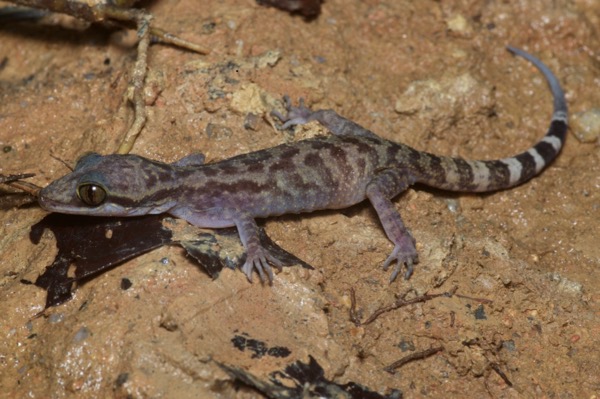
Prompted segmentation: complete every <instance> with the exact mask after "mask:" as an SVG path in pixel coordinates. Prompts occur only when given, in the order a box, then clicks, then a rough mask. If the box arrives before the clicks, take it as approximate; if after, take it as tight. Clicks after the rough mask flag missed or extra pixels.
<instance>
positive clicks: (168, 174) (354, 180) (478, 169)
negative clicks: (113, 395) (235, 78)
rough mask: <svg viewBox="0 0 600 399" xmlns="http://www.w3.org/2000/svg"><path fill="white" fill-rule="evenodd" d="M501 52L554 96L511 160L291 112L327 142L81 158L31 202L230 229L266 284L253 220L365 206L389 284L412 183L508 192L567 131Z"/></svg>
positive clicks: (562, 118)
mask: <svg viewBox="0 0 600 399" xmlns="http://www.w3.org/2000/svg"><path fill="white" fill-rule="evenodd" d="M509 50H510V51H511V52H513V53H516V54H517V55H520V56H522V57H524V58H526V59H527V60H529V61H530V62H532V63H533V64H534V65H535V66H536V67H537V68H538V69H539V70H540V71H541V72H542V73H543V75H544V76H545V78H546V80H547V81H548V84H549V86H550V89H551V91H552V94H553V97H554V114H553V118H552V121H551V124H550V129H549V130H548V132H547V134H546V135H545V136H544V137H543V138H542V139H541V140H540V141H539V142H538V143H537V144H536V145H535V146H533V147H532V148H530V149H529V150H527V151H525V152H523V153H521V154H518V155H516V156H514V157H510V158H504V159H500V160H493V161H468V160H463V159H459V158H450V157H440V156H436V155H433V154H429V153H425V152H420V151H417V150H415V149H413V148H411V147H408V146H406V145H403V144H399V143H394V142H391V141H388V140H385V139H383V138H381V137H379V136H377V135H376V134H374V133H372V132H370V131H369V130H367V129H365V128H363V127H361V126H359V125H357V124H356V123H354V122H352V121H350V120H348V119H345V118H343V117H341V116H340V115H338V114H337V113H335V112H334V111H332V110H321V111H315V112H313V111H311V110H310V109H308V108H306V107H304V105H303V104H302V102H301V103H300V106H299V107H292V106H291V105H290V103H289V99H287V98H286V105H287V108H288V114H287V115H286V116H283V115H280V114H279V113H276V112H275V113H274V114H275V116H277V117H278V118H280V119H281V120H282V121H284V122H285V123H284V125H283V128H287V127H289V126H293V125H298V124H303V123H307V122H309V121H312V120H316V121H319V122H320V123H321V124H323V125H324V126H326V127H327V128H328V129H329V130H330V131H331V133H332V135H330V136H325V137H315V138H312V139H308V140H303V141H299V142H296V143H291V144H283V145H280V146H277V147H273V148H269V149H265V150H261V151H257V152H252V153H249V154H243V155H238V156H236V157H233V158H230V159H227V160H224V161H220V162H216V163H212V164H204V163H203V161H204V159H203V157H202V156H200V155H191V156H188V157H186V158H183V159H181V160H179V161H177V162H175V163H173V164H165V163H161V162H156V161H152V160H149V159H146V158H143V157H140V156H137V155H117V154H113V155H106V156H102V155H98V154H89V155H87V156H85V157H83V158H82V159H81V160H80V161H79V162H78V163H77V165H76V167H75V170H74V171H73V172H72V173H69V174H68V175H66V176H64V177H62V178H61V179H58V180H56V181H55V182H53V183H51V184H50V185H49V186H47V187H46V188H44V189H43V190H41V192H40V197H39V203H40V205H41V206H42V208H44V209H46V210H48V211H52V212H62V213H70V214H83V215H98V216H136V215H144V214H156V213H165V212H166V213H169V214H171V215H173V216H176V217H179V218H182V219H185V220H187V221H188V222H189V223H191V224H193V225H196V226H199V227H206V228H220V227H229V226H236V227H237V229H238V231H239V234H240V238H241V240H242V243H243V244H244V247H245V249H246V254H247V257H246V262H245V264H244V266H243V268H242V269H243V271H244V272H245V273H246V275H247V277H248V279H249V280H251V278H252V273H253V270H255V269H256V271H257V272H258V273H259V276H260V278H261V280H263V281H264V280H265V279H267V278H268V279H269V281H272V279H273V272H272V270H271V266H270V265H269V263H270V264H272V265H274V266H276V267H281V263H280V262H279V261H278V260H277V259H276V258H274V257H273V256H272V255H271V254H269V253H268V251H266V250H265V249H264V248H263V247H262V246H261V245H260V242H259V239H258V232H257V225H256V222H255V219H256V218H265V217H269V216H277V215H282V214H288V213H302V212H311V211H315V210H319V209H340V208H346V207H349V206H351V205H354V204H356V203H359V202H361V201H363V200H365V199H368V200H369V201H370V202H371V204H372V205H373V207H374V208H375V210H376V211H377V214H378V216H379V219H380V221H381V224H382V226H383V228H384V230H385V232H386V235H387V236H388V238H389V239H390V241H392V243H393V244H394V249H393V251H392V253H391V254H390V256H389V257H388V258H387V260H386V261H385V262H384V268H385V269H387V268H388V267H389V266H390V265H391V264H392V263H395V266H394V270H393V272H392V275H391V280H392V281H393V280H394V279H395V278H396V276H397V275H398V273H399V272H400V271H401V270H402V267H403V266H406V272H405V277H406V278H408V277H409V276H410V275H411V273H412V270H413V265H414V264H415V263H416V262H417V259H418V257H417V251H416V249H415V243H414V239H413V238H412V236H411V234H410V232H409V231H408V229H407V228H406V227H405V226H404V223H403V222H402V218H401V217H400V214H399V213H398V211H397V210H396V208H395V207H394V205H393V203H392V201H391V199H392V198H394V197H395V196H396V195H398V194H400V193H401V192H402V191H404V190H405V189H406V188H407V187H409V186H410V185H412V184H413V183H422V184H426V185H428V186H432V187H436V188H441V189H445V190H452V191H464V192H484V191H494V190H499V189H505V188H509V187H512V186H515V185H518V184H520V183H522V182H524V181H526V180H528V179H530V178H532V177H533V176H535V175H536V174H538V173H539V172H540V171H541V170H542V169H543V168H544V167H545V166H547V165H548V164H549V163H550V162H551V161H552V160H553V159H554V158H555V157H556V156H557V155H558V153H559V151H560V149H561V147H562V145H563V142H564V139H565V136H566V130H567V106H566V102H565V99H564V94H563V92H562V89H561V88H560V85H559V84H558V81H557V79H556V77H555V76H554V75H553V74H552V72H550V70H548V68H547V67H546V66H545V65H544V64H542V63H541V62H540V61H539V60H538V59H537V58H535V57H533V56H531V55H529V54H527V53H525V52H523V51H521V50H518V49H513V48H509Z"/></svg>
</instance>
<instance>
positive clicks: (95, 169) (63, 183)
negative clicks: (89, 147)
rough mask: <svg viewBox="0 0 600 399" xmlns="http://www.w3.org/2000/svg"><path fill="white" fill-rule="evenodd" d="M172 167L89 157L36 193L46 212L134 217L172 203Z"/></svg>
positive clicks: (130, 159)
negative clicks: (38, 193)
mask: <svg viewBox="0 0 600 399" xmlns="http://www.w3.org/2000/svg"><path fill="white" fill-rule="evenodd" d="M174 183H175V176H174V174H173V167H172V166H171V165H168V164H164V163H161V162H156V161H151V160H149V159H146V158H143V157H140V156H137V155H118V154H113V155H104V156H103V155H99V154H95V153H91V154H88V155H85V156H83V157H82V158H80V159H79V161H77V165H76V166H75V169H74V170H73V172H71V173H69V174H68V175H66V176H63V177H61V178H60V179H58V180H56V181H54V182H52V183H50V184H49V185H48V186H47V187H45V188H43V189H42V190H41V191H40V195H39V198H38V202H39V204H40V206H41V207H42V208H43V209H45V210H47V211H50V212H59V213H69V214H78V215H93V216H138V215H145V214H150V213H152V214H156V213H162V212H165V211H167V210H168V209H169V208H171V207H172V206H173V205H174V203H173V201H172V199H173V194H174V193H173V190H175V188H174V187H175V185H174Z"/></svg>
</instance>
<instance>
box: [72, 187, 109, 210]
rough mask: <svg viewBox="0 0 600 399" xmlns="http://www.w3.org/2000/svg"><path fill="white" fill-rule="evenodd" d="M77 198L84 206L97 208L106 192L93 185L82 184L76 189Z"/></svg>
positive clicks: (104, 197)
mask: <svg viewBox="0 0 600 399" xmlns="http://www.w3.org/2000/svg"><path fill="white" fill-rule="evenodd" d="M77 196H78V197H79V199H80V200H82V201H83V202H84V203H85V204H86V205H89V206H98V205H100V204H101V203H103V202H104V200H105V199H106V190H104V188H102V187H100V186H98V185H96V184H93V183H83V184H80V185H79V187H77Z"/></svg>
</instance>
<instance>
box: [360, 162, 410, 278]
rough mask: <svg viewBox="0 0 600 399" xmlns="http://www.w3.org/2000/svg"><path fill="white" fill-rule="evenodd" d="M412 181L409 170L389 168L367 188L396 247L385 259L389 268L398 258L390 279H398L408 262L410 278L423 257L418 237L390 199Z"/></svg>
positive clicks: (386, 231) (385, 264)
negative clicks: (416, 244) (417, 242)
mask: <svg viewBox="0 0 600 399" xmlns="http://www.w3.org/2000/svg"><path fill="white" fill-rule="evenodd" d="M412 182H413V179H412V178H411V177H410V174H409V173H406V172H404V171H401V170H400V171H399V170H392V169H388V170H385V171H383V172H380V173H379V174H378V175H377V176H376V177H375V178H374V179H373V180H372V181H371V182H370V183H369V184H368V185H367V189H366V194H367V198H369V201H370V202H371V204H372V205H373V208H375V211H376V212H377V215H378V216H379V220H380V221H381V225H382V226H383V229H384V230H385V233H386V235H387V237H388V238H389V240H390V241H391V242H392V243H393V244H394V250H393V251H392V253H391V254H390V255H389V256H388V257H387V259H386V260H385V262H384V263H383V270H387V269H388V268H389V267H390V265H391V264H392V263H393V262H394V261H396V265H395V266H394V269H393V271H392V275H391V276H390V283H391V282H393V281H394V280H395V279H396V277H397V276H398V274H399V273H400V271H401V270H402V267H403V266H404V265H406V272H405V273H404V278H405V279H407V280H408V279H409V278H410V276H411V275H412V273H413V268H414V265H415V264H416V263H418V261H419V257H418V254H417V249H416V247H415V239H414V238H413V236H412V235H411V233H410V231H408V229H407V228H406V226H404V222H403V221H402V217H401V216H400V213H398V211H397V210H396V208H395V207H394V204H393V203H392V201H391V200H390V198H392V197H394V196H395V195H397V194H399V193H400V192H402V191H404V190H405V189H406V188H407V187H408V186H409V185H410V184H412Z"/></svg>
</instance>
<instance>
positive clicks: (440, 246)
mask: <svg viewBox="0 0 600 399" xmlns="http://www.w3.org/2000/svg"><path fill="white" fill-rule="evenodd" d="M142 6H145V7H147V8H148V9H149V10H150V11H151V12H152V13H153V14H154V15H155V17H156V18H155V22H156V24H157V25H158V26H161V27H162V28H164V29H166V30H168V31H171V32H173V33H175V34H179V35H181V36H183V37H184V38H186V39H189V40H192V41H195V42H198V43H200V44H203V45H205V46H206V47H208V48H210V49H212V52H211V53H210V54H209V55H205V56H202V55H197V54H193V53H191V52H185V51H181V50H179V49H176V48H173V47H169V46H164V45H153V46H152V47H151V49H150V53H149V67H150V70H149V75H148V79H147V81H148V85H147V87H148V89H147V102H148V104H149V105H150V106H149V108H148V111H149V120H148V123H147V124H146V127H145V128H144V130H143V132H142V134H141V136H140V138H139V140H138V141H137V143H136V145H135V147H134V151H133V152H134V153H137V154H140V155H143V156H147V157H150V158H154V159H158V160H161V161H166V162H172V161H174V160H177V159H178V158H180V157H182V156H183V155H186V154H188V153H190V152H191V151H202V152H204V153H205V154H206V156H207V158H208V160H219V159H223V158H227V157H230V156H232V155H235V154H240V153H243V152H247V151H251V150H257V149H262V148H267V147H270V146H273V145H276V144H279V143H282V142H285V141H289V140H294V139H297V138H298V137H301V136H302V134H311V132H313V131H314V130H318V129H319V128H318V126H316V125H311V126H309V127H308V128H302V129H298V131H297V132H296V135H295V136H294V135H292V134H291V133H290V132H281V131H278V130H276V129H274V128H273V126H272V124H271V123H270V118H269V117H268V112H269V111H270V110H271V109H272V108H273V107H281V103H280V102H279V100H280V98H281V96H282V95H283V94H289V95H290V96H291V97H292V98H298V97H300V96H302V97H305V98H306V100H307V103H308V104H309V105H310V106H311V107H313V108H333V109H335V110H336V111H338V112H339V113H340V114H342V115H344V116H346V117H348V118H350V119H352V120H354V121H356V122H358V123H360V124H362V125H364V126H366V127H368V128H370V129H371V130H373V131H374V132H376V133H378V134H380V135H382V136H384V137H386V138H388V139H391V140H396V141H401V142H404V143H406V144H409V145H412V146H414V147H416V148H418V149H421V150H427V151H430V152H434V153H439V154H445V155H454V156H462V157H466V158H486V159H491V158H498V157H504V156H508V155H512V154H515V153H517V152H520V151H521V150H524V149H526V148H527V147H528V146H530V145H531V144H532V143H534V142H535V141H536V140H537V139H539V138H540V137H541V136H542V135H543V134H544V132H545V131H546V128H547V126H548V123H549V118H550V115H551V104H552V101H551V98H550V94H549V90H548V88H547V87H546V84H545V82H544V81H543V79H542V77H541V76H540V74H539V73H538V72H537V70H535V69H534V68H532V67H531V66H530V65H529V64H528V63H526V62H525V61H524V60H522V59H518V58H515V57H513V56H511V55H510V54H509V53H508V52H507V51H506V50H505V49H504V46H505V45H507V44H511V45H514V46H517V47H520V48H523V49H525V50H527V51H529V52H531V53H533V54H535V55H537V56H539V57H540V58H541V59H542V60H543V61H544V62H546V63H547V64H548V66H549V67H550V68H551V69H552V70H553V71H555V73H556V74H557V76H558V77H559V79H560V81H561V82H562V84H563V86H564V88H565V91H566V95H567V99H568V101H569V106H570V111H571V113H572V114H574V115H576V114H577V115H578V116H579V119H577V120H576V122H577V123H578V124H576V125H574V128H572V133H575V134H571V133H570V134H569V137H568V140H567V144H566V147H565V148H564V150H563V152H562V154H561V156H560V157H559V158H558V160H557V161H556V162H555V163H554V164H553V165H552V166H551V167H550V168H549V169H548V170H546V171H545V172H544V173H543V174H542V175H541V176H539V177H538V178H535V179H533V180H532V181H530V182H528V183H526V184H524V185H522V186H520V187H518V188H515V189H512V190H508V191H502V192H498V193H494V194H489V195H455V194H448V193H444V192H437V191H434V190H428V189H425V188H422V187H416V188H414V189H410V190H408V192H406V193H405V194H404V195H401V196H400V197H399V198H397V199H396V200H395V204H396V206H397V208H398V209H399V210H401V212H402V214H403V217H404V219H405V222H406V224H407V225H408V226H409V227H410V228H411V229H412V232H413V233H414V236H415V238H416V240H417V248H418V250H419V254H420V263H419V264H418V266H417V268H416V270H415V273H414V275H413V277H412V278H411V279H410V280H409V281H404V280H401V279H399V281H396V282H395V283H393V284H388V278H389V272H384V271H383V270H381V267H380V266H381V264H382V262H383V261H384V259H385V258H386V256H387V255H388V253H389V252H390V251H391V250H392V246H391V244H390V242H389V241H388V240H387V238H386V237H385V235H384V233H383V231H382V229H381V227H380V225H379V222H378V220H377V218H376V215H375V214H374V212H373V211H372V210H371V209H370V207H369V206H368V205H367V204H363V205H360V206H356V207H353V208H352V209H350V210H347V211H342V212H319V213H315V214H311V215H301V216H286V217H281V218H273V219H270V220H268V221H266V223H265V227H266V229H267V232H268V234H269V235H270V236H271V237H272V238H273V239H274V240H275V241H276V242H277V243H278V244H279V245H281V246H282V247H283V248H285V249H286V250H288V251H290V252H291V253H293V254H295V255H297V256H298V257H300V258H302V259H304V260H305V261H307V262H308V263H310V264H312V265H313V266H314V267H315V270H314V271H308V270H304V269H301V268H288V269H286V270H285V272H283V273H280V274H278V275H277V277H276V280H275V282H274V284H273V286H266V285H265V286H261V285H260V284H257V283H254V284H249V283H248V282H247V280H246V278H245V276H244V275H243V274H242V273H241V272H239V271H229V270H225V271H224V272H223V273H222V274H221V276H220V278H218V279H217V280H215V281H213V280H211V279H210V278H209V277H207V276H206V274H204V273H203V272H202V271H201V270H200V269H199V268H198V267H197V266H196V265H194V264H193V263H192V262H191V261H190V259H189V258H186V256H185V255H184V252H183V250H182V249H181V248H179V247H163V248H161V249H159V250H156V251H153V252H150V253H148V254H146V255H144V256H141V257H139V258H136V259H135V260H133V261H130V262H128V263H126V264H123V265H122V266H120V267H118V268H116V269H114V270H112V271H110V272H108V273H106V274H104V275H102V276H100V277H98V278H96V279H94V280H92V281H91V282H88V283H86V284H84V285H82V286H80V287H78V289H77V290H76V292H75V296H74V298H73V299H72V300H71V301H69V302H67V303H65V304H63V305H61V306H58V307H55V308H51V309H49V310H48V311H47V312H46V314H45V316H43V317H39V318H34V316H35V315H36V314H37V313H38V312H40V311H41V310H42V309H43V306H44V303H45V292H44V291H43V290H41V289H40V288H38V287H35V286H33V285H27V284H23V283H22V282H21V281H22V280H29V281H34V280H35V278H36V277H37V276H38V275H39V274H40V273H42V272H43V271H44V268H45V266H47V265H48V264H50V263H51V262H52V259H53V256H54V255H55V253H56V249H55V243H54V240H53V237H52V236H51V234H47V235H46V236H45V237H44V238H43V239H42V242H41V243H40V244H39V245H37V246H35V245H33V244H32V243H31V242H30V241H29V229H30V227H31V226H32V225H33V224H35V223H36V222H37V221H39V220H40V219H41V218H42V217H43V216H44V214H45V213H44V212H43V211H42V210H41V209H40V208H39V207H37V206H36V205H35V204H34V205H30V206H26V205H22V203H23V202H26V198H25V197H24V196H22V195H19V194H17V191H16V190H12V189H8V188H2V189H1V190H2V191H0V206H1V208H0V254H1V260H0V307H1V308H0V315H1V316H0V396H3V397H7V398H9V397H10V398H16V397H32V398H42V397H52V398H65V397H75V396H76V397H82V398H95V397H135V398H138V397H151V398H160V397H163V398H175V397H177V398H199V397H211V398H212V397H214V398H255V397H256V398H259V397H262V396H261V394H260V393H258V392H257V391H254V390H252V389H250V388H247V387H244V386H243V385H239V384H234V383H233V381H232V378H231V377H230V376H229V375H227V374H226V373H225V372H224V371H223V370H222V369H221V368H220V367H219V366H218V365H217V362H221V363H225V364H228V365H231V366H234V367H238V368H241V369H244V370H246V371H248V372H250V373H252V374H253V375H254V376H256V377H258V378H261V379H266V378H267V377H268V376H269V375H270V373H273V372H274V371H277V370H281V369H282V368H283V367H285V365H287V364H290V363H292V362H294V361H297V360H301V361H303V362H306V361H307V359H308V358H309V355H311V356H312V357H314V358H315V359H316V360H317V361H318V363H319V364H320V365H321V366H322V367H323V368H324V370H325V376H326V377H327V378H328V379H330V380H333V381H336V382H339V383H346V382H355V383H358V384H361V385H363V386H366V387H369V388H370V389H371V390H373V391H377V392H379V393H381V394H385V395H387V394H390V393H391V392H392V390H393V389H397V390H399V391H401V392H402V393H403V395H404V397H407V398H412V397H433V398H439V397H446V398H462V397H465V396H469V397H478V398H485V397H540V398H595V397H597V396H598V394H599V392H600V350H599V348H600V294H599V292H600V268H599V265H600V245H599V244H598V227H597V225H598V223H599V222H600V194H599V189H600V166H599V165H600V150H599V147H598V145H597V144H596V142H594V140H595V137H597V134H598V132H597V130H594V126H593V123H592V122H589V120H590V119H589V118H588V119H586V118H585V117H589V116H590V115H591V116H593V115H597V114H598V113H599V112H600V111H598V109H597V108H596V109H594V107H598V103H599V101H600V90H598V88H599V85H600V80H599V78H598V77H599V76H600V55H599V53H597V52H595V51H597V50H598V49H600V41H599V38H600V32H599V30H598V29H599V28H598V26H600V4H599V3H598V2H596V1H592V0H587V1H586V0H575V1H565V0H553V1H550V0H547V1H537V2H529V1H511V2H500V1H498V2H489V1H474V0H473V1H444V2H439V1H432V0H424V1H414V2H411V1H401V0H400V1H399V0H381V1H379V0H365V1H360V2H359V1H347V0H327V1H325V3H324V4H323V9H322V13H321V15H320V16H319V17H318V18H316V19H314V20H312V21H309V22H307V21H305V20H304V19H303V18H302V17H299V16H290V15H289V14H287V13H285V12H283V11H280V10H276V9H272V8H265V7H261V6H258V5H257V4H256V3H255V2H254V1H251V0H242V1H239V0H238V1H234V0H219V1H217V0H205V1H203V2H202V6H200V5H199V2H197V1H193V0H172V1H171V0H164V1H160V0H157V1H155V2H152V3H150V4H142ZM134 43H135V33H134V32H132V31H123V30H109V29H106V28H103V27H97V26H94V27H89V28H86V27H85V26H82V24H80V23H78V22H74V21H73V20H71V19H69V18H65V17H62V16H54V17H49V18H46V19H45V20H44V21H43V22H42V23H41V24H38V23H19V24H16V23H11V24H5V25H0V148H2V151H1V152H0V173H3V174H9V173H21V172H33V173H36V177H34V178H33V179H31V181H32V182H34V183H36V184H38V185H40V186H44V185H46V184H48V183H49V182H51V181H52V180H54V179H56V178H58V177H60V176H62V175H63V174H65V173H67V172H68V170H67V169H66V167H65V166H64V165H63V164H61V163H60V162H59V161H57V160H56V159H55V158H54V157H57V158H60V159H62V160H65V161H66V162H67V163H69V164H72V163H73V162H74V161H75V160H76V159H77V158H78V157H79V156H80V155H82V154H83V153H85V152H87V151H97V152H100V153H111V152H114V151H115V150H116V148H117V146H118V143H119V140H120V138H121V135H122V133H123V131H124V130H125V128H126V127H127V126H128V123H129V120H128V118H129V117H130V116H131V115H130V113H129V112H128V109H127V108H125V107H123V105H122V104H123V102H122V99H123V94H124V92H125V89H126V87H127V82H128V78H129V74H130V71H131V67H132V65H133V61H134V58H135V47H134ZM249 114H253V116H252V115H249ZM591 119H592V120H593V118H591ZM582 121H583V122H582ZM586 129H587V130H586ZM596 129H597V127H596ZM584 136H585V137H587V139H588V140H589V141H591V142H589V143H584V142H582V141H580V140H578V138H579V137H584ZM124 278H126V279H128V280H129V281H131V282H132V286H131V287H130V288H128V289H122V287H121V282H122V280H123V279H124ZM454 287H457V291H456V293H457V294H460V295H462V296H458V295H454V296H452V297H440V298H436V299H433V300H431V301H428V302H425V303H419V304H415V305H410V306H406V307H402V308H399V309H397V310H394V311H390V312H388V313H384V314H382V315H381V316H380V317H379V318H377V319H376V320H375V321H374V322H373V323H370V324H367V325H359V326H357V325H356V324H355V323H353V322H352V321H351V319H350V308H351V300H350V290H351V289H354V291H355V293H356V312H357V314H358V318H359V319H360V320H363V321H364V320H365V319H366V318H367V317H368V316H369V315H371V314H372V313H373V312H374V311H376V310H377V309H378V308H380V307H382V306H386V305H389V304H391V303H392V302H393V301H394V300H395V298H396V296H397V295H403V294H407V296H406V298H413V297H416V296H419V295H423V294H425V293H441V292H445V291H450V290H452V289H453V288H454ZM240 336H241V337H243V339H255V340H257V341H259V342H263V343H264V344H265V345H266V346H267V347H284V348H287V349H288V350H289V352H290V353H289V354H288V355H287V356H270V355H266V356H263V357H259V356H253V353H252V352H251V351H247V350H241V349H240V347H239V345H238V346H236V345H234V344H233V342H234V341H233V340H234V339H235V338H236V337H238V338H237V339H238V340H239V337H240ZM238 342H239V341H238ZM440 346H441V347H443V350H442V351H440V352H437V353H436V354H434V355H432V356H430V357H427V358H425V359H421V360H416V361H413V362H411V363H408V364H406V365H404V366H403V367H402V368H400V369H398V370H397V372H396V373H395V374H390V373H388V372H386V371H384V370H383V368H384V367H385V366H388V365H389V364H391V363H393V362H395V361H396V360H398V359H400V358H403V357H405V356H407V355H410V354H413V353H416V352H419V351H423V350H426V349H430V348H434V347H440ZM502 375H504V376H505V378H503V377H502ZM509 382H510V384H512V386H511V385H510V384H509Z"/></svg>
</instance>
